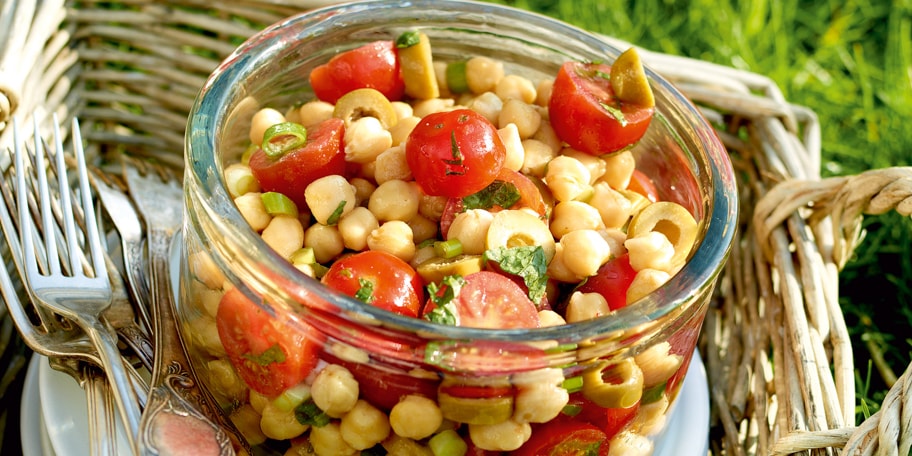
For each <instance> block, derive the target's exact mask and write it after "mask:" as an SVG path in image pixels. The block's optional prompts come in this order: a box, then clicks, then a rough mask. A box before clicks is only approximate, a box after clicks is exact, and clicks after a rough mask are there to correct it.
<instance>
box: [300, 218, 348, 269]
mask: <svg viewBox="0 0 912 456" xmlns="http://www.w3.org/2000/svg"><path fill="white" fill-rule="evenodd" d="M304 246H305V247H310V248H312V249H313V252H314V257H315V258H316V260H317V263H326V262H328V261H330V260H332V259H333V258H335V257H337V256H339V254H340V253H342V251H343V250H345V240H344V239H343V238H342V234H341V233H339V228H338V227H336V226H329V225H321V224H319V223H316V224H314V225H313V226H311V227H310V228H307V231H305V232H304Z"/></svg>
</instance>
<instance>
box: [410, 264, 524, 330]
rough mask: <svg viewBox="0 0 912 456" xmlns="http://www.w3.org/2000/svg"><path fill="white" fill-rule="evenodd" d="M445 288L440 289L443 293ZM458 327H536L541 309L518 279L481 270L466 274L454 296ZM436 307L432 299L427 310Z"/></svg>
mask: <svg viewBox="0 0 912 456" xmlns="http://www.w3.org/2000/svg"><path fill="white" fill-rule="evenodd" d="M443 292H444V290H443V289H441V291H440V293H443ZM453 299H454V300H455V302H456V311H457V312H458V315H459V326H467V327H472V328H491V329H507V328H537V327H538V326H539V320H538V310H536V308H535V304H534V303H533V302H532V301H531V300H529V296H528V295H526V293H525V292H524V291H523V289H522V288H520V286H519V285H517V284H516V282H514V281H512V280H510V279H508V278H507V277H504V276H502V275H500V274H498V273H496V272H491V271H479V272H474V273H472V274H469V275H467V276H465V284H463V286H462V288H461V289H460V290H459V294H457V295H456V297H455V298H453ZM434 308H435V304H434V302H433V300H430V299H429V300H428V302H427V304H425V309H424V313H427V312H430V311H431V310H433V309H434Z"/></svg>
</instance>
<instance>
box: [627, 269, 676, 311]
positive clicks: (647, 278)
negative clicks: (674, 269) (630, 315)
mask: <svg viewBox="0 0 912 456" xmlns="http://www.w3.org/2000/svg"><path fill="white" fill-rule="evenodd" d="M670 278H671V275H670V274H668V273H667V272H665V271H659V270H657V269H641V270H640V271H639V272H637V275H635V276H633V280H632V281H631V282H630V286H629V287H627V304H630V303H632V302H634V301H636V300H638V299H640V298H643V297H645V296H646V295H648V294H649V293H652V292H653V291H655V290H657V289H658V288H659V287H661V286H662V285H664V284H665V282H668V279H670Z"/></svg>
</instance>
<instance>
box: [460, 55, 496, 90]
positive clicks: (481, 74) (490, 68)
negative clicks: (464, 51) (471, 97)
mask: <svg viewBox="0 0 912 456" xmlns="http://www.w3.org/2000/svg"><path fill="white" fill-rule="evenodd" d="M503 77H504V66H503V62H500V61H497V60H494V59H491V58H488V57H482V56H478V57H472V58H470V59H469V60H468V61H466V83H467V84H468V86H469V90H471V91H472V93H477V94H481V93H484V92H492V91H494V89H495V88H496V87H497V83H498V82H499V81H500V79H501V78H503Z"/></svg>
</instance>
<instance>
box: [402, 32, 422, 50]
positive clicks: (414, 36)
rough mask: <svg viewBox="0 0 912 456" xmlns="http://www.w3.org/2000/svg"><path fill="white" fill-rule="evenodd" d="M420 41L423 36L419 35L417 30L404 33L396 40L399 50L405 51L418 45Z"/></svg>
mask: <svg viewBox="0 0 912 456" xmlns="http://www.w3.org/2000/svg"><path fill="white" fill-rule="evenodd" d="M420 41H421V35H419V34H418V32H417V31H416V30H408V31H405V32H402V34H401V35H399V38H396V47H397V48H398V49H405V48H409V47H412V46H414V45H416V44H418V43H419V42H420Z"/></svg>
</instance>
